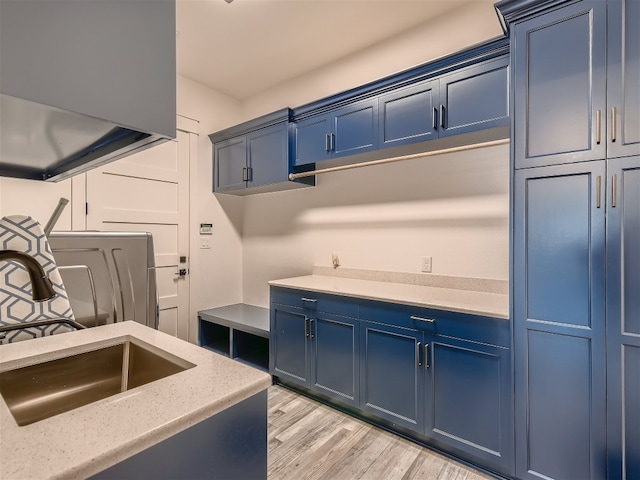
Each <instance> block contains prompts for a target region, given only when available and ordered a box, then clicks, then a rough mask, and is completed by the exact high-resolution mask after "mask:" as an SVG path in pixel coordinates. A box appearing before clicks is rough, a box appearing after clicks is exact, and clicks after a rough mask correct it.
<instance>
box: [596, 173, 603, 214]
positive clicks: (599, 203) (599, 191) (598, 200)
mask: <svg viewBox="0 0 640 480" xmlns="http://www.w3.org/2000/svg"><path fill="white" fill-rule="evenodd" d="M601 206H602V177H601V176H600V175H598V176H597V177H596V207H597V208H600V207H601Z"/></svg>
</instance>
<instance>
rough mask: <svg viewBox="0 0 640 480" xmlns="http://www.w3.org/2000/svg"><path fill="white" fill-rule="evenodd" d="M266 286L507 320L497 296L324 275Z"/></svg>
mask: <svg viewBox="0 0 640 480" xmlns="http://www.w3.org/2000/svg"><path fill="white" fill-rule="evenodd" d="M269 285H272V286H274V287H285V288H295V289H301V290H308V291H312V292H319V293H329V294H334V295H344V296H347V297H355V298H365V299H368V300H378V301H382V302H390V303H399V304H403V305H414V306H417V307H425V308H435V309H438V310H447V311H452V312H460V313H470V314H474V315H482V316H487V317H493V318H501V319H509V296H508V295H504V294H499V293H488V292H482V291H475V290H463V289H454V288H442V287H432V286H425V285H410V284H406V283H394V282H386V281H373V280H362V279H355V278H344V277H334V276H325V275H306V276H303V277H293V278H285V279H282V280H272V281H270V282H269Z"/></svg>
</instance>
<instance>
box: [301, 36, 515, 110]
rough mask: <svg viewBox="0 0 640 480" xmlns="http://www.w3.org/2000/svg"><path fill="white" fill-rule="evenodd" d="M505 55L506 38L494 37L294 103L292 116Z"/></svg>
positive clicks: (337, 105) (340, 103)
mask: <svg viewBox="0 0 640 480" xmlns="http://www.w3.org/2000/svg"><path fill="white" fill-rule="evenodd" d="M508 55H509V38H508V37H498V38H495V39H492V40H489V41H486V42H482V43H479V44H477V45H473V46H471V47H469V48H467V49H464V50H462V51H459V52H456V53H454V54H452V55H447V56H445V57H441V58H439V59H436V60H433V61H431V62H428V63H425V64H423V65H421V66H418V67H413V68H411V69H408V70H404V71H402V72H399V73H396V74H393V75H390V76H388V77H384V78H382V79H379V80H375V81H373V82H370V83H367V84H365V85H361V86H358V87H356V88H352V89H350V90H346V91H344V92H340V93H337V94H335V95H332V96H329V97H326V98H323V99H320V100H316V101H314V102H311V103H308V104H305V105H301V106H298V107H295V108H294V109H293V117H294V119H295V120H300V119H303V118H306V117H309V116H311V115H316V114H319V113H323V112H325V111H328V110H331V109H334V108H337V107H340V106H344V105H346V104H349V103H353V102H355V101H358V100H364V99H366V98H370V97H373V96H375V95H379V94H381V93H385V92H388V91H390V90H393V89H396V88H401V87H404V86H407V85H410V84H412V83H416V82H418V81H422V80H427V79H429V78H435V77H438V76H440V75H444V74H445V73H450V72H452V71H454V70H458V69H461V68H464V67H467V66H470V65H474V64H477V63H480V62H482V61H485V60H490V59H493V58H497V57H503V56H508Z"/></svg>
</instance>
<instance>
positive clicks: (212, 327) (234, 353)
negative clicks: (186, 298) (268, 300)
mask: <svg viewBox="0 0 640 480" xmlns="http://www.w3.org/2000/svg"><path fill="white" fill-rule="evenodd" d="M198 323H199V326H200V333H199V342H200V346H201V347H204V348H208V349H210V350H212V351H214V352H216V353H219V354H221V355H226V356H227V357H230V358H233V359H234V360H239V361H241V362H243V363H246V364H248V365H251V366H253V367H256V368H259V369H261V370H264V371H268V369H269V309H268V308H264V307H256V306H254V305H246V304H244V303H236V304H234V305H227V306H225V307H217V308H210V309H208V310H201V311H199V312H198Z"/></svg>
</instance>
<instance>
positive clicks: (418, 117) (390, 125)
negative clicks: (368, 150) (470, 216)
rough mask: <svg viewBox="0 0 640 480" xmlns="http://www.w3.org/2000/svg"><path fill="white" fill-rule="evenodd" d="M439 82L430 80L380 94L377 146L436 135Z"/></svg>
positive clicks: (411, 141)
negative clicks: (378, 144)
mask: <svg viewBox="0 0 640 480" xmlns="http://www.w3.org/2000/svg"><path fill="white" fill-rule="evenodd" d="M439 98H440V95H439V90H438V81H437V80H430V81H426V82H420V83H418V84H416V85H411V86H409V87H406V88H402V89H398V90H394V91H392V92H390V93H387V94H384V95H382V96H380V99H379V109H380V119H379V122H378V124H379V125H378V128H379V131H380V133H379V143H380V147H381V148H383V147H394V146H398V145H405V144H409V143H415V142H422V141H425V140H432V139H435V138H438V109H437V105H438V100H439Z"/></svg>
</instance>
